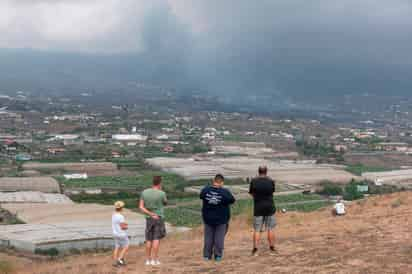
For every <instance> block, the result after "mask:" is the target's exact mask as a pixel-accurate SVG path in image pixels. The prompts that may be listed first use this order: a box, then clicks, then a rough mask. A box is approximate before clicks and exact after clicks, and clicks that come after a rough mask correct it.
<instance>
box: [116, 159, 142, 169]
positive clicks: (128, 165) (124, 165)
mask: <svg viewBox="0 0 412 274" xmlns="http://www.w3.org/2000/svg"><path fill="white" fill-rule="evenodd" d="M112 163H114V164H116V165H117V168H118V169H127V170H134V171H137V170H142V169H147V168H148V165H147V164H146V163H145V162H144V159H113V160H112Z"/></svg>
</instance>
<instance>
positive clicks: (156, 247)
mask: <svg viewBox="0 0 412 274" xmlns="http://www.w3.org/2000/svg"><path fill="white" fill-rule="evenodd" d="M159 246H160V240H154V241H153V242H152V259H154V260H157V259H159Z"/></svg>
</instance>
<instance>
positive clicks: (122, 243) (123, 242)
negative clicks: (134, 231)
mask: <svg viewBox="0 0 412 274" xmlns="http://www.w3.org/2000/svg"><path fill="white" fill-rule="evenodd" d="M126 246H129V237H127V236H125V237H116V236H115V237H114V247H115V248H119V247H120V248H123V247H126Z"/></svg>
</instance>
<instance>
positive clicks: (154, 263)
mask: <svg viewBox="0 0 412 274" xmlns="http://www.w3.org/2000/svg"><path fill="white" fill-rule="evenodd" d="M151 263H152V265H154V266H157V265H160V261H159V260H152V262H151Z"/></svg>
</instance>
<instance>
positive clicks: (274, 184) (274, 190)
mask: <svg viewBox="0 0 412 274" xmlns="http://www.w3.org/2000/svg"><path fill="white" fill-rule="evenodd" d="M272 184H273V193H275V192H276V182H275V180H272Z"/></svg>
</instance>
